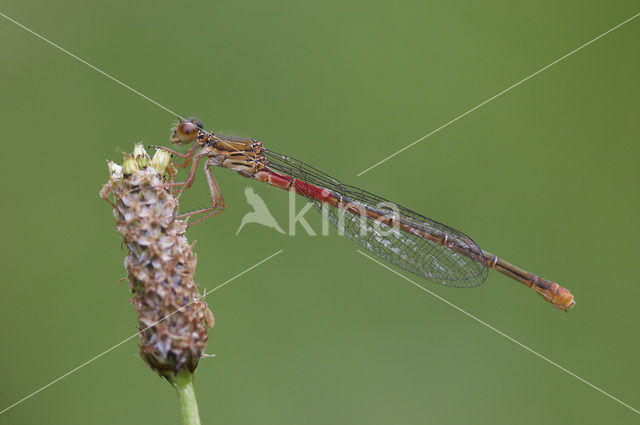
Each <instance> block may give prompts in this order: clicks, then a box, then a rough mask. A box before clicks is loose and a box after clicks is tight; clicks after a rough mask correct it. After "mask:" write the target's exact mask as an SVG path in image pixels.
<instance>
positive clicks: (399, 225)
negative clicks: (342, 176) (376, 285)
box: [154, 118, 575, 311]
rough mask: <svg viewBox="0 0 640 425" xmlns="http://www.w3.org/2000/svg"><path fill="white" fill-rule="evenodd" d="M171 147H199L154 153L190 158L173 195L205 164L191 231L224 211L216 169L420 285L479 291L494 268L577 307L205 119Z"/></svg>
mask: <svg viewBox="0 0 640 425" xmlns="http://www.w3.org/2000/svg"><path fill="white" fill-rule="evenodd" d="M171 142H172V143H174V144H176V145H189V144H191V146H190V147H189V149H188V150H187V152H186V153H180V152H178V151H176V150H174V149H169V148H166V147H160V146H154V147H155V148H157V149H163V150H165V151H168V152H170V153H172V154H174V155H177V156H179V157H181V158H184V162H183V163H182V164H175V165H176V166H178V167H180V168H186V167H188V166H189V164H190V163H191V168H190V171H189V175H188V177H187V180H186V181H184V182H173V183H167V184H166V185H165V187H182V189H181V190H180V191H181V192H182V191H183V190H185V189H187V188H189V187H191V185H192V184H193V181H194V178H195V175H196V171H197V167H198V164H199V162H200V161H201V160H203V161H204V173H205V176H206V179H207V184H208V186H209V191H210V193H211V206H210V207H208V208H204V209H200V210H197V211H192V212H189V213H186V214H182V215H181V216H180V218H183V217H189V216H194V215H200V214H202V216H201V217H199V218H198V219H197V220H196V221H194V222H193V223H191V224H190V225H191V226H193V225H194V224H197V223H200V222H202V221H203V220H206V219H207V218H210V217H213V216H214V215H216V214H219V213H220V212H222V211H223V210H224V208H225V203H224V199H223V197H222V193H221V192H220V188H219V186H218V183H217V182H216V179H215V177H214V175H213V170H212V169H213V167H214V166H215V167H224V168H228V169H230V170H232V171H235V172H237V173H239V174H241V175H243V176H245V177H251V178H254V179H256V180H258V181H260V182H263V183H267V184H269V185H271V186H275V187H278V188H280V189H285V190H290V191H295V192H296V193H297V194H300V195H302V196H304V197H306V198H307V199H308V200H309V201H310V202H312V203H314V204H315V205H316V206H317V207H318V208H319V209H320V210H321V211H322V212H323V214H325V215H326V216H327V217H328V219H329V221H330V222H331V223H333V224H334V225H336V226H338V228H339V230H341V231H343V232H344V234H346V235H347V236H348V237H349V238H351V239H352V240H354V241H355V242H357V243H358V244H360V245H361V246H363V247H364V248H366V249H368V250H369V251H371V252H372V253H374V254H375V255H377V256H379V257H381V258H383V259H385V260H387V261H389V262H390V263H392V264H395V265H396V266H398V267H401V268H403V269H405V270H407V271H409V272H411V273H414V274H416V275H418V276H420V277H423V278H426V279H428V280H431V281H433V282H437V283H440V284H442V285H446V286H456V287H473V286H478V285H480V284H482V283H483V282H484V281H485V280H486V278H487V275H488V269H489V268H492V269H495V270H497V271H499V272H500V273H503V274H505V275H507V276H509V277H510V278H512V279H515V280H517V281H519V282H522V283H524V284H525V285H526V286H528V287H530V288H532V289H533V290H535V291H536V292H537V293H538V294H540V295H541V296H542V297H543V298H544V299H545V300H547V301H549V302H551V303H552V304H553V305H555V306H556V307H558V308H559V309H561V310H564V311H566V310H568V309H570V308H571V307H573V306H574V304H575V301H574V299H573V295H572V294H571V293H570V292H569V291H568V290H567V289H565V288H563V287H561V286H560V285H558V284H557V283H555V282H551V281H549V280H546V279H543V278H541V277H539V276H536V275H535V274H533V273H530V272H527V271H525V270H522V269H520V268H518V267H516V266H514V265H512V264H510V263H508V262H506V261H504V260H502V259H501V258H498V257H497V256H495V255H493V254H490V253H488V252H486V251H483V250H481V249H480V248H479V247H478V245H476V243H475V242H474V241H473V240H471V238H469V237H468V236H466V235H465V234H464V233H462V232H460V231H458V230H456V229H453V228H451V227H449V226H446V225H444V224H442V223H439V222H437V221H434V220H432V219H430V218H427V217H425V216H423V215H420V214H418V213H416V212H413V211H411V210H409V209H408V208H405V207H402V206H400V205H397V204H395V203H392V202H389V201H388V200H386V199H384V198H381V197H379V196H376V195H374V194H372V193H370V192H367V191H365V190H363V189H359V188H357V187H354V186H351V185H347V184H344V183H342V182H340V181H339V180H337V179H335V178H333V177H331V176H329V175H327V174H325V173H323V172H321V171H320V170H318V169H316V168H314V167H312V166H310V165H307V164H305V163H304V162H302V161H298V160H297V159H294V158H291V157H290V156H287V155H283V154H280V153H277V152H274V151H272V150H269V149H266V148H264V147H263V146H262V143H260V142H259V141H257V140H254V139H251V138H244V137H235V136H225V135H222V134H214V133H212V132H208V131H205V130H204V129H203V127H202V123H201V122H200V121H199V120H198V119H196V118H188V119H186V120H184V121H181V122H180V123H179V125H178V126H177V128H175V129H174V130H173V135H172V137H171Z"/></svg>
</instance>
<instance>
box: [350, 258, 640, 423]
mask: <svg viewBox="0 0 640 425" xmlns="http://www.w3.org/2000/svg"><path fill="white" fill-rule="evenodd" d="M357 251H358V252H359V253H360V254H362V255H364V256H365V257H367V258H368V259H370V260H371V261H373V262H375V263H378V264H379V265H381V266H382V267H384V268H385V269H387V270H389V271H391V272H393V273H395V274H397V275H398V276H400V277H401V278H403V279H405V280H406V281H408V282H411V283H412V284H413V285H415V286H417V287H418V288H420V289H422V290H423V291H425V292H427V293H428V294H430V295H433V296H434V297H436V298H437V299H439V300H440V301H442V302H444V303H445V304H447V305H449V306H451V307H453V308H455V309H456V310H458V311H459V312H461V313H464V314H466V315H467V316H469V317H471V318H472V319H473V320H475V321H477V322H478V323H481V324H483V325H485V326H486V327H488V328H489V329H491V330H492V331H494V332H496V333H498V334H500V335H502V336H503V337H505V338H507V339H508V340H509V341H511V342H514V343H516V344H518V345H519V346H520V347H522V348H524V349H525V350H527V351H529V352H530V353H532V354H535V355H536V356H538V357H540V358H541V359H542V360H545V361H546V362H548V363H551V364H552V365H554V366H555V367H557V368H558V369H560V370H562V371H564V372H566V373H568V374H569V375H571V376H573V377H574V378H576V379H578V380H580V381H582V382H584V383H585V384H587V385H589V386H590V387H591V388H593V389H595V390H598V391H600V392H601V393H602V394H604V395H606V396H607V397H609V398H611V399H612V400H615V401H617V402H618V403H620V404H622V405H623V406H625V407H627V408H629V409H631V410H633V411H634V412H636V413H637V414H640V411H638V410H636V409H634V408H633V407H631V406H629V405H628V404H627V403H625V402H623V401H621V400H619V399H617V398H615V397H614V396H612V395H611V394H609V393H608V392H606V391H604V390H602V389H600V388H598V387H596V386H595V385H593V384H592V383H591V382H589V381H587V380H586V379H583V378H581V377H579V376H578V375H576V374H575V373H573V372H571V371H570V370H568V369H565V368H564V367H562V366H560V365H559V364H558V363H556V362H554V361H553V360H551V359H549V358H547V357H545V356H543V355H542V354H540V353H538V352H537V351H534V350H533V349H531V348H529V347H527V346H526V345H524V344H523V343H521V342H519V341H517V340H515V339H513V338H511V337H510V336H509V335H507V334H506V333H504V332H502V331H500V330H498V329H496V328H494V327H493V326H491V325H490V324H488V323H487V322H484V321H482V320H480V319H478V318H477V317H476V316H474V315H473V314H471V313H469V312H467V311H466V310H463V309H461V308H460V307H458V306H457V305H455V304H453V303H452V302H450V301H447V300H446V299H444V298H442V297H441V296H440V295H438V294H436V293H434V292H431V291H430V290H428V289H427V288H425V287H424V286H422V285H420V284H418V283H415V282H414V281H413V280H411V279H409V278H408V277H406V276H405V275H403V274H402V273H398V272H397V271H395V270H393V269H392V268H391V267H389V266H387V265H386V264H383V263H381V262H380V261H378V260H376V259H375V258H373V257H370V256H368V255H367V254H365V253H364V252H362V251H360V250H359V249H358V250H357Z"/></svg>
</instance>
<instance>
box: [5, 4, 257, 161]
mask: <svg viewBox="0 0 640 425" xmlns="http://www.w3.org/2000/svg"><path fill="white" fill-rule="evenodd" d="M0 16H2V17H4V18H5V19H7V20H9V21H11V22H13V23H14V24H16V25H17V26H19V27H20V28H22V29H23V30H25V31H28V32H30V33H31V34H33V35H35V36H36V37H38V38H39V39H41V40H43V41H45V42H46V43H48V44H50V45H52V46H53V47H55V48H56V49H58V50H60V51H62V52H64V53H66V54H67V55H69V56H71V57H72V58H74V59H76V60H78V61H80V62H82V63H83V64H85V65H87V66H88V67H89V68H91V69H93V70H95V71H97V72H99V73H100V74H102V75H104V76H105V77H107V78H109V79H110V80H112V81H114V82H116V83H118V84H120V85H121V86H122V87H124V88H126V89H129V90H131V91H132V92H133V93H135V94H137V95H138V96H140V97H142V98H144V99H146V100H148V101H149V102H151V103H153V104H154V105H156V106H157V107H159V108H161V109H164V110H165V111H167V112H169V113H170V114H172V115H174V116H176V117H178V118H180V119H181V120H183V121H184V120H185V118H184V117H183V116H181V115H180V114H178V113H177V112H174V111H172V110H171V109H169V108H167V107H166V106H164V105H161V104H159V103H158V102H156V101H155V100H153V99H151V98H150V97H148V96H145V95H144V94H142V93H140V92H139V91H138V90H136V89H134V88H133V87H131V86H129V85H127V84H125V83H123V82H122V81H120V80H118V79H117V78H116V77H113V76H112V75H110V74H108V73H106V72H104V71H103V70H101V69H99V68H98V67H96V66H94V65H91V64H90V63H89V62H87V61H85V60H84V59H82V58H79V57H78V56H76V55H74V54H73V53H71V52H70V51H68V50H66V49H65V48H63V47H60V46H59V45H57V44H56V43H54V42H53V41H50V40H48V39H47V38H45V37H43V36H41V35H40V34H38V33H37V32H35V31H33V30H32V29H30V28H27V27H25V26H24V25H22V24H21V23H20V22H18V21H16V20H15V19H12V18H10V17H8V16H7V15H5V14H4V13H2V12H0ZM200 131H202V132H203V133H206V134H208V135H209V136H211V137H213V138H215V139H216V140H217V141H218V142H221V143H224V144H225V145H227V146H229V147H230V148H232V149H233V150H235V151H237V152H241V153H242V154H244V156H246V157H247V158H250V159H254V158H253V157H251V156H249V155H248V154H246V153H244V152H243V151H240V150H239V149H237V148H235V147H233V146H232V145H230V144H229V143H227V142H226V141H224V140H221V139H219V138H217V137H216V136H215V134H212V133H210V132H208V131H207V130H203V129H200Z"/></svg>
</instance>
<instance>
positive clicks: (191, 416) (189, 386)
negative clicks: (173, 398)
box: [169, 372, 200, 425]
mask: <svg viewBox="0 0 640 425" xmlns="http://www.w3.org/2000/svg"><path fill="white" fill-rule="evenodd" d="M169 381H170V382H171V384H172V385H173V386H174V387H175V389H176V392H177V393H178V402H179V403H180V413H181V414H182V425H200V415H199V414H198V402H197V401H196V393H195V391H194V389H193V375H192V374H191V373H189V372H180V373H178V375H177V376H176V377H174V378H173V379H169Z"/></svg>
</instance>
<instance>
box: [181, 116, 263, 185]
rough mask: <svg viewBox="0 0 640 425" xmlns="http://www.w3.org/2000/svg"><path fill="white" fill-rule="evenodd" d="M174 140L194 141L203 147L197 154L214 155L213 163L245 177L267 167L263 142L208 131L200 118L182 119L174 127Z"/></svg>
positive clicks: (203, 155) (183, 143) (182, 141)
mask: <svg viewBox="0 0 640 425" xmlns="http://www.w3.org/2000/svg"><path fill="white" fill-rule="evenodd" d="M171 142H172V143H174V144H178V145H185V144H189V143H194V147H195V146H198V147H201V148H202V149H201V150H200V152H199V153H198V154H197V156H199V157H209V158H213V161H212V162H213V165H217V166H221V167H225V168H228V169H230V170H233V171H236V172H238V173H240V174H242V175H244V176H253V175H254V174H255V173H256V172H258V171H260V170H262V169H264V167H265V157H264V155H263V153H264V148H263V147H262V143H261V142H259V141H257V140H254V139H252V138H247V137H238V136H228V135H222V134H214V133H212V132H208V131H205V130H204V129H203V127H202V122H201V121H200V120H199V119H197V118H187V119H186V120H184V121H181V122H180V123H179V124H178V126H177V127H176V128H174V129H173V134H172V136H171Z"/></svg>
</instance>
